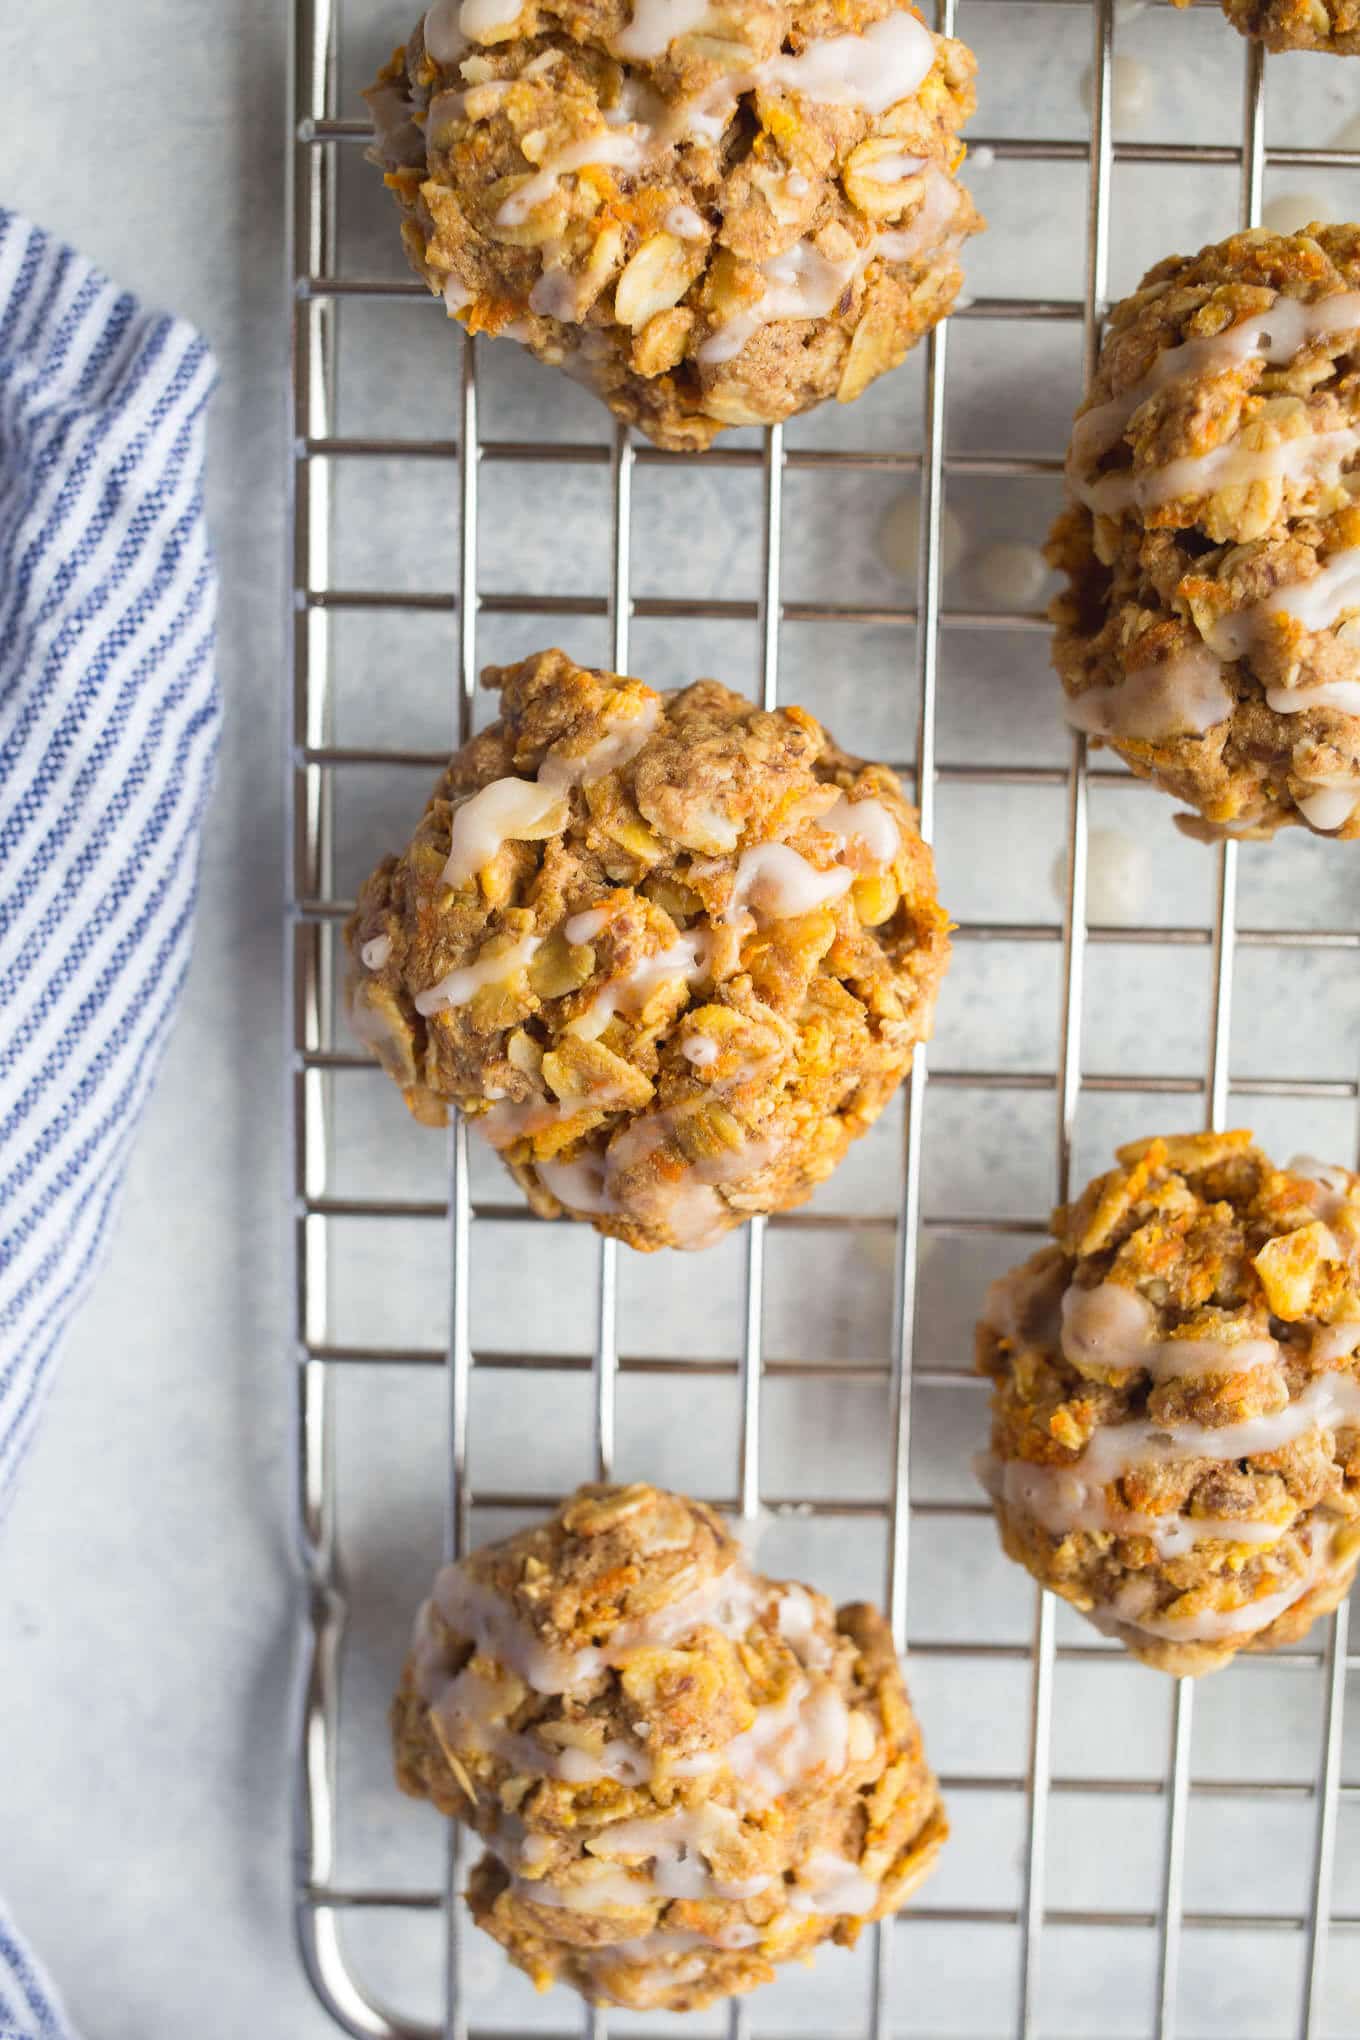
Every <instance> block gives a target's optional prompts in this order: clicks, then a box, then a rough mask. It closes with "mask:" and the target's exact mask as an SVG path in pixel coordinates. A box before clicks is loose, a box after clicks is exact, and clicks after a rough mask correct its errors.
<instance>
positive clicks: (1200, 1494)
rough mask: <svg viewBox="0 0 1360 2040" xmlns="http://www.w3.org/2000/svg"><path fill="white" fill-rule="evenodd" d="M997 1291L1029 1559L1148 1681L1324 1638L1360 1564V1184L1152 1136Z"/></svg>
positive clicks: (995, 1350) (986, 1318) (1237, 1150)
mask: <svg viewBox="0 0 1360 2040" xmlns="http://www.w3.org/2000/svg"><path fill="white" fill-rule="evenodd" d="M1118 1161H1119V1166H1118V1167H1117V1168H1115V1169H1112V1170H1111V1171H1110V1172H1109V1174H1108V1175H1105V1176H1100V1177H1097V1179H1096V1180H1095V1182H1093V1183H1091V1184H1090V1185H1088V1187H1087V1188H1086V1189H1085V1190H1084V1191H1083V1192H1082V1194H1081V1196H1080V1197H1079V1198H1078V1199H1077V1200H1076V1202H1075V1203H1073V1204H1069V1205H1066V1206H1063V1207H1062V1208H1061V1209H1059V1210H1058V1211H1056V1212H1055V1213H1054V1215H1053V1221H1052V1228H1051V1229H1052V1233H1053V1237H1054V1239H1055V1241H1056V1242H1057V1244H1056V1245H1054V1246H1051V1247H1045V1248H1044V1249H1043V1251H1042V1252H1041V1253H1038V1254H1036V1255H1035V1256H1034V1257H1033V1259H1032V1260H1029V1261H1027V1262H1026V1263H1025V1264H1024V1266H1023V1267H1020V1268H1017V1269H1015V1270H1014V1271H1013V1272H1012V1273H1011V1274H1009V1275H1007V1276H1004V1277H1003V1278H1002V1279H1001V1280H1000V1281H999V1282H996V1283H994V1284H993V1285H992V1288H991V1290H990V1292H989V1294H988V1297H987V1303H986V1308H985V1312H984V1315H983V1318H982V1322H981V1324H980V1325H979V1326H978V1329H977V1360H978V1366H979V1369H980V1371H981V1372H982V1373H984V1374H986V1375H988V1376H990V1378H991V1380H992V1383H993V1388H994V1392H993V1395H992V1449H991V1452H990V1454H989V1455H988V1457H987V1459H986V1460H985V1461H984V1462H983V1467H982V1473H983V1478H984V1482H985V1485H986V1486H987V1488H988V1490H989V1492H990V1493H991V1496H992V1499H993V1503H994V1506H995V1509H996V1518H997V1523H998V1525H999V1527H1000V1531H1001V1540H1002V1543H1003V1544H1004V1546H1005V1548H1006V1551H1007V1554H1008V1555H1009V1556H1010V1557H1011V1558H1013V1559H1016V1560H1017V1561H1018V1562H1019V1563H1020V1564H1021V1565H1023V1566H1026V1567H1027V1568H1028V1569H1029V1571H1030V1572H1032V1573H1033V1574H1034V1576H1035V1578H1036V1579H1037V1580H1039V1581H1040V1582H1041V1584H1042V1585H1044V1586H1046V1587H1051V1588H1052V1589H1053V1591H1054V1592H1055V1593H1058V1594H1061V1595H1062V1596H1063V1598H1064V1600H1067V1601H1070V1602H1071V1603H1072V1605H1073V1607H1075V1608H1079V1609H1080V1610H1081V1612H1082V1613H1083V1614H1084V1615H1086V1616H1087V1617H1088V1618H1089V1619H1090V1621H1092V1622H1093V1623H1095V1625H1096V1627H1097V1628H1098V1629H1101V1630H1103V1631H1104V1632H1105V1633H1106V1634H1107V1635H1111V1636H1116V1637H1118V1638H1119V1640H1120V1642H1121V1643H1123V1644H1124V1645H1125V1647H1126V1648H1127V1649H1128V1650H1129V1651H1131V1652H1132V1653H1133V1655H1134V1656H1135V1657H1138V1658H1141V1659H1142V1660H1143V1662H1144V1663H1145V1664H1149V1665H1156V1666H1158V1667H1159V1668H1160V1669H1162V1670H1164V1671H1168V1672H1173V1673H1177V1674H1181V1673H1196V1672H1211V1671H1215V1670H1217V1669H1218V1667H1219V1666H1220V1665H1225V1664H1227V1662H1228V1661H1229V1659H1230V1658H1232V1657H1233V1656H1234V1655H1235V1653H1236V1652H1237V1651H1239V1650H1269V1649H1272V1648H1273V1647H1274V1646H1275V1645H1276V1644H1279V1643H1293V1642H1296V1641H1297V1640H1298V1638H1299V1637H1301V1636H1303V1635H1304V1633H1305V1632H1306V1631H1307V1629H1308V1628H1309V1626H1310V1624H1311V1623H1312V1622H1313V1621H1314V1620H1315V1619H1316V1617H1317V1616H1319V1615H1322V1614H1325V1613H1326V1612H1327V1611H1328V1610H1329V1609H1331V1608H1334V1607H1336V1605H1337V1603H1338V1602H1339V1601H1341V1600H1342V1599H1343V1598H1344V1597H1345V1595H1346V1594H1347V1593H1348V1592H1349V1590H1350V1586H1351V1582H1352V1580H1353V1579H1354V1577H1355V1568H1356V1560H1357V1556H1360V1176H1356V1175H1352V1174H1351V1173H1350V1172H1349V1171H1348V1170H1346V1169H1340V1168H1333V1167H1330V1166H1327V1165H1325V1164H1324V1163H1322V1162H1316V1161H1312V1160H1309V1159H1308V1158H1307V1157H1301V1158H1300V1159H1298V1160H1296V1161H1293V1162H1291V1163H1290V1164H1289V1165H1288V1167H1287V1168H1283V1169H1280V1168H1276V1166H1275V1165H1274V1163H1273V1162H1271V1161H1270V1160H1269V1159H1268V1158H1267V1157H1266V1156H1265V1155H1264V1154H1262V1152H1261V1150H1260V1149H1259V1148H1258V1147H1256V1146H1254V1145H1253V1141H1252V1136H1251V1135H1250V1133H1202V1134H1186V1135H1178V1136H1168V1137H1167V1138H1165V1139H1154V1140H1144V1141H1136V1142H1134V1143H1133V1144H1132V1145H1131V1146H1129V1147H1125V1148H1120V1149H1119V1151H1118Z"/></svg>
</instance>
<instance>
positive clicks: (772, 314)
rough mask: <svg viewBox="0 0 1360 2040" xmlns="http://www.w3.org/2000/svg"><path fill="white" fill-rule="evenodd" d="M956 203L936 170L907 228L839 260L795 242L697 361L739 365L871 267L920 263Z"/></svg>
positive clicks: (836, 299)
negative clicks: (776, 329)
mask: <svg viewBox="0 0 1360 2040" xmlns="http://www.w3.org/2000/svg"><path fill="white" fill-rule="evenodd" d="M889 18H890V19H892V18H896V17H889ZM958 203H959V194H958V187H957V186H956V185H955V184H953V183H952V182H951V180H950V179H949V178H948V177H946V176H944V175H943V174H942V173H941V172H940V171H938V170H935V169H934V168H933V167H932V169H931V171H930V173H929V175H928V178H927V183H926V195H925V198H924V200H923V202H922V204H921V207H920V210H919V212H918V214H917V216H916V218H915V219H914V220H912V221H911V223H910V224H909V225H908V226H906V227H902V228H884V229H883V230H882V231H881V232H879V233H877V234H875V235H874V237H873V238H872V240H870V241H869V242H868V243H867V244H866V245H865V246H864V247H863V248H858V249H856V251H855V253H854V254H853V255H847V256H845V257H843V258H842V259H841V260H840V261H833V260H832V259H831V258H830V257H829V256H827V255H823V253H822V252H821V250H820V249H819V248H818V247H816V245H815V244H814V243H813V242H812V241H809V240H803V241H795V242H794V244H793V246H792V247H791V248H786V249H784V250H783V252H782V253H781V254H778V255H772V256H771V257H770V258H769V260H768V261H767V262H763V263H762V264H761V265H760V269H761V275H762V276H763V278H764V280H765V288H764V291H763V293H762V295H761V296H760V297H759V298H757V299H756V301H755V302H754V304H751V305H748V306H747V307H746V309H745V311H741V312H736V313H734V314H733V316H732V317H731V318H730V319H726V320H724V321H723V323H722V325H720V326H718V327H716V328H715V329H714V331H713V332H712V333H710V334H709V336H708V338H707V339H706V340H705V341H704V343H703V345H702V346H701V347H700V349H699V352H698V356H697V359H698V360H699V361H701V362H719V363H720V362H724V361H732V360H735V358H736V356H737V355H739V354H740V353H741V351H742V349H743V348H744V347H745V345H746V343H747V341H748V340H750V339H751V337H752V335H753V334H755V333H757V332H758V331H759V330H760V328H761V327H762V326H768V325H772V324H773V323H774V322H775V320H777V319H825V318H827V317H829V315H830V314H831V313H832V312H833V311H834V310H835V308H836V306H837V305H838V304H839V303H840V301H841V299H842V298H843V297H844V296H845V294H846V292H847V291H848V290H849V289H850V288H851V286H852V285H853V284H854V282H855V280H856V278H857V277H860V276H862V275H863V274H864V271H865V270H866V269H867V268H868V267H869V265H870V263H871V262H874V261H876V260H877V261H883V262H916V261H918V260H919V259H920V258H921V256H923V255H924V254H925V253H926V252H927V251H928V250H930V249H932V248H933V247H935V245H936V244H937V243H938V242H939V241H940V237H941V235H942V234H943V232H944V229H945V228H946V227H947V225H948V223H949V221H950V220H951V219H952V218H953V216H954V214H955V212H956V211H957V209H958Z"/></svg>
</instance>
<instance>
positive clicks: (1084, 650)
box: [1048, 224, 1360, 841]
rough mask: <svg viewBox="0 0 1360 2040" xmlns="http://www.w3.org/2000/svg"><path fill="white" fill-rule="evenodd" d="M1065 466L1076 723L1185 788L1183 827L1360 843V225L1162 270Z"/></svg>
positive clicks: (1122, 329) (1159, 779)
mask: <svg viewBox="0 0 1360 2040" xmlns="http://www.w3.org/2000/svg"><path fill="white" fill-rule="evenodd" d="M1067 472H1068V480H1069V484H1070V487H1071V491H1072V494H1073V497H1074V501H1073V504H1072V506H1071V507H1070V508H1069V509H1068V510H1066V511H1065V512H1064V513H1063V515H1062V516H1061V517H1060V518H1059V520H1058V522H1057V524H1056V525H1055V527H1054V530H1053V535H1052V537H1051V539H1050V541H1049V547H1048V557H1049V560H1050V561H1051V563H1052V564H1053V566H1055V567H1056V568H1058V569H1059V570H1060V571H1061V572H1063V573H1064V574H1065V575H1066V576H1067V582H1068V585H1067V588H1066V590H1065V592H1064V593H1062V594H1061V595H1059V596H1058V597H1057V598H1056V600H1055V601H1054V603H1053V606H1052V611H1051V614H1052V617H1053V621H1054V624H1055V625H1056V636H1055V640H1054V661H1055V664H1056V666H1057V669H1058V673H1059V675H1060V676H1061V679H1062V683H1063V687H1064V690H1065V692H1066V695H1067V715H1068V719H1069V720H1070V721H1071V722H1072V723H1074V724H1075V725H1076V727H1077V728H1079V729H1083V730H1086V731H1087V732H1088V733H1089V734H1090V735H1091V736H1092V737H1093V738H1094V739H1096V740H1097V741H1098V742H1102V743H1108V744H1110V745H1111V746H1112V747H1113V748H1114V749H1115V750H1116V751H1118V752H1119V754H1120V756H1121V757H1122V758H1124V759H1125V760H1126V761H1127V762H1128V764H1129V765H1131V766H1132V768H1133V770H1134V771H1135V772H1137V773H1138V774H1139V775H1140V776H1142V777H1143V778H1147V779H1153V780H1155V781H1156V783H1157V784H1158V785H1159V786H1161V787H1163V788H1164V789H1165V790H1166V791H1167V792H1168V793H1171V794H1173V795H1174V796H1175V797H1176V798H1177V799H1179V800H1183V801H1185V802H1187V803H1188V805H1189V806H1190V807H1191V808H1193V809H1194V811H1195V812H1194V814H1193V816H1190V817H1178V819H1179V820H1181V822H1182V825H1183V826H1184V827H1185V828H1186V829H1187V830H1188V831H1189V832H1190V833H1191V834H1194V835H1200V836H1205V837H1233V836H1235V837H1266V836H1272V835H1273V834H1274V833H1275V831H1276V830H1277V829H1278V828H1280V827H1282V826H1284V825H1286V824H1303V825H1306V826H1307V827H1308V828H1310V829H1312V830H1313V831H1314V832H1315V833H1317V834H1319V835H1327V836H1338V837H1342V838H1345V839H1347V840H1349V841H1355V840H1356V839H1358V838H1360V227H1355V226H1338V227H1329V226H1322V225H1319V224H1315V225H1313V226H1310V227H1309V228H1307V229H1306V230H1305V231H1304V232H1302V233H1298V234H1293V235H1280V234H1271V233H1267V232H1265V231H1264V230H1263V229H1262V230H1255V231H1253V232H1250V233H1242V234H1234V235H1233V236H1232V238H1231V239H1230V240H1227V241H1224V242H1221V243H1220V244H1218V245H1217V246H1215V247H1210V248H1205V249H1203V250H1201V252H1200V253H1199V254H1198V255H1196V256H1194V257H1191V258H1185V257H1180V256H1173V257H1171V258H1170V259H1169V260H1168V261H1166V262H1162V263H1160V264H1159V265H1158V266H1157V268H1155V269H1153V270H1151V271H1150V272H1149V274H1148V275H1147V276H1146V277H1145V278H1144V279H1143V282H1142V285H1141V286H1140V288H1139V289H1138V290H1137V291H1136V292H1135V293H1134V295H1133V296H1132V297H1130V298H1126V299H1125V300H1124V302H1123V303H1122V304H1119V305H1117V306H1116V307H1115V309H1114V311H1113V313H1112V314H1111V317H1110V323H1109V326H1108V328H1107V331H1106V336H1105V342H1104V345H1103V347H1102V349H1101V355H1100V367H1099V370H1098V373H1097V376H1096V380H1095V384H1094V386H1093V388H1092V389H1091V391H1090V392H1089V394H1088V396H1087V400H1086V403H1085V404H1084V406H1083V408H1082V410H1081V411H1080V412H1079V413H1078V416H1077V420H1076V423H1075V425H1074V427H1073V431H1072V440H1071V447H1070V450H1069V455H1068V468H1067Z"/></svg>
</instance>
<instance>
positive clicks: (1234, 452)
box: [1073, 425, 1360, 517]
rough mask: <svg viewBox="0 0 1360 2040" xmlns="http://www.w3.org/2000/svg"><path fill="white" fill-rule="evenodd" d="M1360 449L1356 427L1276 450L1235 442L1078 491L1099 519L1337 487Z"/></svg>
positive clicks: (1105, 479)
mask: <svg viewBox="0 0 1360 2040" xmlns="http://www.w3.org/2000/svg"><path fill="white" fill-rule="evenodd" d="M1357 447H1360V429H1357V428H1356V427H1355V426H1353V425H1346V426H1340V427H1338V428H1337V429H1336V430H1335V431H1332V432H1311V433H1306V434H1303V435H1301V436H1299V437H1298V438H1295V439H1285V440H1281V441H1280V442H1279V444H1277V445H1275V446H1261V447H1246V446H1242V445H1241V444H1240V443H1239V440H1238V438H1237V437H1233V438H1231V439H1229V440H1227V441H1225V442H1224V444H1223V445H1222V446H1215V447H1212V448H1210V450H1209V451H1208V452H1207V453H1188V454H1185V455H1184V456H1183V457H1182V458H1181V459H1179V460H1169V461H1165V462H1163V464H1162V465H1161V466H1160V467H1152V468H1147V469H1144V470H1143V471H1142V472H1140V473H1138V474H1132V473H1129V474H1116V475H1105V476H1103V477H1102V478H1101V479H1100V480H1099V481H1095V482H1084V481H1081V480H1077V481H1075V482H1074V483H1073V488H1074V489H1075V491H1076V494H1077V495H1078V497H1079V498H1080V499H1081V501H1082V502H1083V503H1085V504H1086V505H1087V507H1088V508H1089V509H1091V510H1094V511H1095V512H1096V513H1097V515H1099V516H1105V517H1112V516H1114V515H1116V514H1117V513H1118V512H1119V511H1120V510H1127V509H1128V508H1130V506H1132V505H1136V506H1137V507H1138V508H1139V509H1140V510H1149V509H1154V508H1156V506H1157V505H1159V504H1161V503H1172V502H1175V501H1176V500H1177V499H1178V498H1180V497H1193V496H1208V495H1213V494H1216V493H1217V492H1218V491H1219V490H1220V489H1245V488H1249V487H1250V486H1251V485H1252V483H1254V482H1263V481H1282V482H1283V481H1308V480H1316V481H1326V482H1329V483H1334V482H1335V481H1336V480H1337V478H1338V476H1339V475H1340V471H1341V468H1342V465H1343V464H1344V462H1345V461H1347V460H1348V459H1349V458H1350V456H1351V455H1352V454H1353V453H1354V452H1355V450H1356V448H1357Z"/></svg>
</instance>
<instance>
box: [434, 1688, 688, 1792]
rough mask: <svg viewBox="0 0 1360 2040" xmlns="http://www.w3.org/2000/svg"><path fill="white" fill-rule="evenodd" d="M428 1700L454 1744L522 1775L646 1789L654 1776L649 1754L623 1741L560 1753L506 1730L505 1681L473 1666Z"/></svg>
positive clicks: (530, 1737)
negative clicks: (497, 1759)
mask: <svg viewBox="0 0 1360 2040" xmlns="http://www.w3.org/2000/svg"><path fill="white" fill-rule="evenodd" d="M428 1697H429V1700H430V1705H431V1707H432V1709H433V1710H434V1711H435V1712H436V1713H437V1714H438V1715H439V1718H440V1720H441V1721H442V1722H443V1723H444V1724H445V1726H446V1727H447V1729H448V1731H449V1733H450V1737H451V1739H452V1740H453V1741H455V1742H456V1743H458V1744H459V1745H460V1746H462V1747H463V1748H465V1749H467V1750H469V1751H473V1752H476V1753H477V1754H480V1755H485V1756H490V1757H501V1758H503V1759H504V1760H505V1762H506V1763H507V1764H510V1765H512V1766H513V1767H514V1768H515V1769H516V1770H517V1771H526V1772H529V1773H530V1774H532V1775H533V1776H535V1777H542V1778H560V1779H561V1780H562V1781H563V1783H564V1784H567V1785H595V1784H598V1783H599V1782H600V1781H601V1780H602V1779H605V1778H609V1779H612V1780H613V1781H614V1782H615V1784H618V1785H645V1784H646V1783H647V1781H648V1780H649V1778H650V1777H651V1775H652V1765H651V1760H650V1758H649V1757H648V1755H647V1753H646V1751H645V1750H640V1749H637V1748H636V1747H635V1746H634V1745H633V1744H631V1743H626V1742H623V1741H622V1740H620V1739H617V1738H615V1739H613V1740H610V1741H607V1742H605V1743H604V1744H603V1746H602V1747H601V1748H600V1749H599V1750H598V1751H596V1750H593V1749H585V1748H580V1747H577V1746H574V1745H572V1744H570V1743H567V1744H563V1745H562V1746H561V1747H560V1748H559V1747H554V1746H552V1745H550V1744H549V1743H547V1742H545V1741H543V1740H542V1739H541V1738H540V1737H538V1736H534V1735H527V1734H523V1733H519V1732H517V1731H515V1730H514V1729H508V1728H506V1727H504V1726H503V1721H504V1716H505V1714H506V1712H507V1711H508V1710H507V1696H506V1694H505V1693H504V1691H503V1688H502V1682H501V1681H500V1680H497V1679H494V1678H488V1677H486V1676H484V1675H483V1674H481V1673H479V1672H475V1671H473V1670H472V1668H471V1666H468V1667H467V1668H466V1669H465V1670H463V1671H461V1672H459V1673H458V1675H457V1677H456V1678H453V1679H449V1680H446V1681H444V1682H442V1683H441V1684H439V1685H438V1686H437V1687H436V1688H435V1690H434V1691H432V1692H431V1693H430V1694H429V1695H428Z"/></svg>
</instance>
